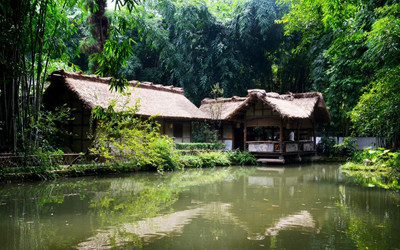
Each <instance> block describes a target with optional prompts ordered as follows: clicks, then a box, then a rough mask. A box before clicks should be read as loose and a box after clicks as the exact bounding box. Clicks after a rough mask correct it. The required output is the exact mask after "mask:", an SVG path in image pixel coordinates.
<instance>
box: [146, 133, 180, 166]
mask: <svg viewBox="0 0 400 250" xmlns="http://www.w3.org/2000/svg"><path fill="white" fill-rule="evenodd" d="M150 148H151V149H153V150H155V152H156V153H157V155H158V159H159V161H158V162H155V163H153V164H154V166H155V167H157V170H158V171H163V170H176V169H180V168H181V166H182V164H181V163H180V162H179V157H178V155H177V153H176V150H175V148H174V142H173V141H172V139H171V138H169V137H166V136H160V137H158V138H155V139H154V140H153V141H152V143H151V144H150Z"/></svg>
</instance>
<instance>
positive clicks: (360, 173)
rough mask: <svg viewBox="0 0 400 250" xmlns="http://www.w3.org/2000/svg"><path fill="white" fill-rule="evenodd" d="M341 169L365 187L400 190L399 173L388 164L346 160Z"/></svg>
mask: <svg viewBox="0 0 400 250" xmlns="http://www.w3.org/2000/svg"><path fill="white" fill-rule="evenodd" d="M341 170H342V171H343V173H345V174H347V175H348V176H351V177H352V178H353V179H354V181H355V182H356V183H359V184H361V185H363V186H365V187H379V188H384V189H392V190H400V182H399V180H400V173H399V172H398V171H396V170H395V169H393V168H392V167H390V166H386V165H384V164H382V165H372V166H365V165H364V164H360V163H354V162H347V163H346V164H344V165H342V166H341Z"/></svg>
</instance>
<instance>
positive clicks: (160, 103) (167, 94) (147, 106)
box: [48, 70, 206, 120]
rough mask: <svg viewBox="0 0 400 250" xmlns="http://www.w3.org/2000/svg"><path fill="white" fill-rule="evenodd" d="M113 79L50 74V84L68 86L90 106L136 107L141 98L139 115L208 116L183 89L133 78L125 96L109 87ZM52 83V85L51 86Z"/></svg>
mask: <svg viewBox="0 0 400 250" xmlns="http://www.w3.org/2000/svg"><path fill="white" fill-rule="evenodd" d="M110 79H111V78H110V77H107V78H105V77H103V78H101V77H99V76H95V75H82V73H70V72H65V71H64V70H57V71H54V72H53V73H52V74H51V75H50V76H49V78H48V81H50V82H51V85H60V84H61V85H65V86H66V87H67V88H68V89H69V90H70V91H72V92H74V93H75V94H76V95H77V96H78V98H79V99H80V100H81V101H82V102H83V103H84V104H85V105H86V106H87V107H88V108H89V109H93V108H94V107H96V106H101V107H103V108H107V107H108V106H109V105H110V102H111V101H115V102H116V104H115V110H117V111H122V110H125V109H126V108H128V107H133V106H134V105H135V104H136V101H139V110H138V112H136V114H137V115H140V116H145V117H148V116H152V115H158V117H162V118H171V119H194V120H196V119H197V120H202V119H206V115H205V114H204V113H203V112H201V111H200V110H199V109H198V108H197V107H196V106H195V105H194V104H193V103H192V102H190V101H189V100H188V99H187V98H186V97H185V96H184V95H183V89H182V88H176V87H173V86H163V85H156V84H153V83H151V82H140V83H139V82H138V81H130V86H129V87H127V89H126V92H129V93H130V95H123V94H120V93H117V92H115V91H113V92H111V91H110V90H109V89H110V85H109V82H110ZM51 85H50V86H49V88H50V87H52V86H51Z"/></svg>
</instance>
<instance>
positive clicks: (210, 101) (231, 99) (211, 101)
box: [201, 96, 247, 105]
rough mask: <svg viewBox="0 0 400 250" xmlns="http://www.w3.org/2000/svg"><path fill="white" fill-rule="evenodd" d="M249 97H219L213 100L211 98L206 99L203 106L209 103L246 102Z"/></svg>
mask: <svg viewBox="0 0 400 250" xmlns="http://www.w3.org/2000/svg"><path fill="white" fill-rule="evenodd" d="M246 99H247V97H239V96H233V97H229V98H224V97H218V98H217V99H211V98H204V99H203V100H202V101H201V104H202V105H203V104H209V103H217V102H218V103H225V102H242V101H244V100H246Z"/></svg>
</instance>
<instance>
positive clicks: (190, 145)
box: [175, 142, 225, 150]
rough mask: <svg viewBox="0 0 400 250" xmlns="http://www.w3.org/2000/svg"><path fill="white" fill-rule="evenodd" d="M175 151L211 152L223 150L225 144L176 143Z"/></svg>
mask: <svg viewBox="0 0 400 250" xmlns="http://www.w3.org/2000/svg"><path fill="white" fill-rule="evenodd" d="M175 146H176V149H178V150H198V149H212V150H220V149H225V144H223V143H221V142H215V143H205V142H198V143H176V144H175Z"/></svg>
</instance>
